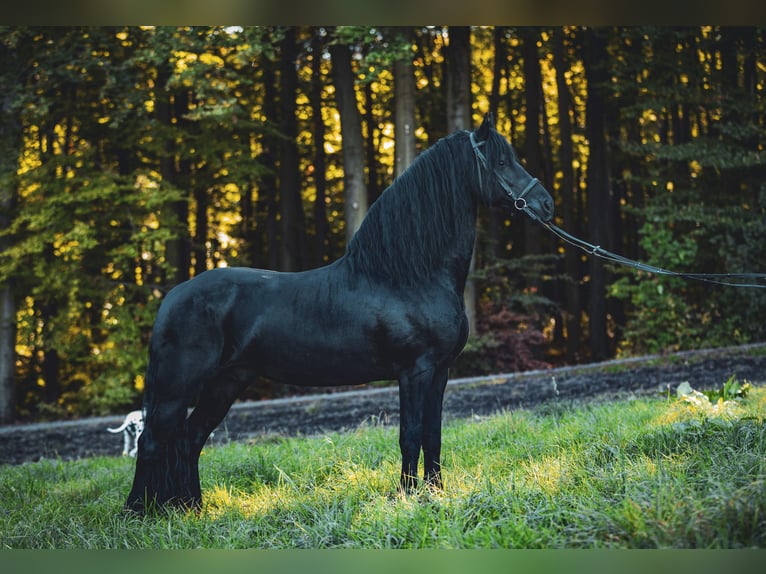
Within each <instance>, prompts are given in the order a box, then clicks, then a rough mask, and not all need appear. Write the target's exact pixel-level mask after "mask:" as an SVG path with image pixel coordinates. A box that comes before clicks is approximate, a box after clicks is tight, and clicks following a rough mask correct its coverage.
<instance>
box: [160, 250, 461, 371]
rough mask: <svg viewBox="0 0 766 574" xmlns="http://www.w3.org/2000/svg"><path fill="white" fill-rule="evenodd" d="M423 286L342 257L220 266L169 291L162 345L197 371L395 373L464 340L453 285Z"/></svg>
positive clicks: (164, 307) (444, 352) (452, 349)
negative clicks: (398, 281) (362, 270)
mask: <svg viewBox="0 0 766 574" xmlns="http://www.w3.org/2000/svg"><path fill="white" fill-rule="evenodd" d="M418 293H420V292H418ZM418 293H413V292H411V291H406V292H404V291H403V292H397V291H394V290H392V289H390V288H388V287H385V286H380V285H376V284H373V283H369V282H364V281H359V280H358V278H354V277H353V276H352V275H350V274H349V272H348V269H347V268H345V267H344V266H343V265H342V262H336V264H332V265H329V266H326V267H322V268H318V269H315V270H311V271H304V272H300V273H282V272H276V271H267V270H259V269H250V268H223V269H215V270H211V271H207V272H205V273H203V274H201V275H199V276H197V277H196V278H194V279H192V280H190V281H187V282H185V283H182V284H180V285H179V286H177V287H176V288H175V289H173V290H172V291H171V292H170V293H169V294H168V296H167V297H166V300H165V301H164V302H163V304H162V307H161V309H160V312H159V313H158V317H157V322H156V324H155V333H154V335H153V346H154V347H155V348H157V349H159V347H162V346H164V347H165V354H166V355H168V354H171V353H175V354H176V355H177V356H178V357H179V359H177V360H173V361H171V362H176V363H177V362H178V361H181V362H183V363H184V365H182V366H183V367H186V366H187V364H188V363H190V362H191V363H196V364H197V366H196V367H193V370H194V371H195V372H196V373H205V374H207V373H214V372H217V371H220V370H221V369H223V368H230V369H237V370H238V371H240V372H245V373H252V375H253V376H256V375H260V376H264V377H267V378H271V379H273V380H277V381H280V382H286V383H291V384H297V385H342V384H359V383H364V382H368V381H372V380H380V379H391V378H396V377H397V374H398V372H400V371H401V370H403V369H406V368H408V367H410V366H411V365H412V364H414V363H415V361H417V360H418V358H419V357H421V356H422V355H423V354H425V353H432V354H435V355H448V354H455V349H456V348H457V347H459V348H458V349H457V351H459V350H460V349H461V348H462V345H463V344H464V342H465V336H464V335H465V333H464V331H465V324H464V323H465V321H464V314H463V310H462V300H461V299H460V298H459V297H457V296H456V295H454V294H451V293H450V292H449V289H442V288H432V289H430V290H422V293H423V294H424V295H423V296H421V295H418ZM155 338H156V339H157V341H156V344H155V340H154V339H155ZM435 347H436V348H435ZM175 368H177V367H175ZM184 370H187V369H186V368H184ZM200 376H201V375H200ZM211 376H212V375H211Z"/></svg>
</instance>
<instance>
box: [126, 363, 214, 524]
mask: <svg viewBox="0 0 766 574" xmlns="http://www.w3.org/2000/svg"><path fill="white" fill-rule="evenodd" d="M171 367H172V365H167V362H166V363H165V364H163V365H160V366H159V367H157V365H156V364H152V363H151V362H150V367H149V371H148V373H147V384H146V389H145V395H144V409H145V417H146V418H145V427H144V432H143V433H142V434H141V438H140V439H139V445H138V453H137V456H136V472H135V477H134V479H133V487H132V488H131V491H130V494H129V495H128V499H127V502H126V504H125V507H126V508H127V509H129V510H134V511H138V512H143V511H144V510H146V508H147V506H155V507H157V508H162V507H164V506H166V505H171V506H179V507H185V508H197V507H199V505H200V501H201V489H200V484H199V471H198V466H197V457H195V456H192V453H191V449H190V444H189V435H188V432H187V421H186V413H187V408H188V407H189V406H190V404H191V401H192V399H193V397H194V395H195V394H196V392H197V390H198V388H199V382H197V381H198V380H199V379H198V377H199V375H197V377H193V376H192V377H190V378H188V379H185V380H184V378H183V376H184V374H185V373H184V372H183V369H173V368H171ZM159 381H163V384H159ZM185 381H186V382H185Z"/></svg>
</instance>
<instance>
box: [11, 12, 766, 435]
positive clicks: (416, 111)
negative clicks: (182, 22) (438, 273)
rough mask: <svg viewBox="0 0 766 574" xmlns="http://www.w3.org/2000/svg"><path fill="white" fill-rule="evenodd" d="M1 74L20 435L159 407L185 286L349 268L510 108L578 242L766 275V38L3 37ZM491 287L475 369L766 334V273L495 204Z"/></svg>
mask: <svg viewBox="0 0 766 574" xmlns="http://www.w3.org/2000/svg"><path fill="white" fill-rule="evenodd" d="M0 62H2V64H0V86H1V87H0V90H1V91H0V95H1V96H2V98H1V99H0V103H1V105H2V112H1V115H0V423H10V422H13V421H18V420H42V419H51V418H67V417H77V416H84V415H92V414H107V413H113V412H121V411H125V410H126V409H129V408H133V407H136V406H138V405H139V404H140V396H141V391H142V389H143V373H144V369H145V367H146V361H147V352H146V349H147V343H148V339H149V337H150V333H151V326H152V322H153V320H154V315H155V313H156V311H157V308H158V306H159V303H160V301H161V300H162V297H163V296H164V294H165V293H167V291H168V290H169V289H170V288H172V287H173V286H174V285H176V284H178V283H179V282H181V281H184V280H186V279H188V278H190V277H193V276H195V275H197V274H199V273H201V272H203V271H204V270H206V269H210V268H213V267H217V266H224V265H228V266H235V265H246V266H252V267H263V268H269V269H278V270H284V271H288V270H301V269H308V268H311V267H316V266H319V265H323V264H326V263H328V262H330V261H332V260H334V259H336V258H338V257H339V256H341V255H342V254H343V252H344V249H345V245H346V242H347V240H348V238H349V237H350V234H352V233H353V231H354V230H355V229H356V228H357V227H358V225H359V222H360V221H361V219H362V218H363V216H364V214H365V212H366V209H367V207H368V206H369V205H370V204H371V203H372V202H374V201H375V199H376V198H377V197H378V196H379V195H380V193H381V192H382V191H383V190H384V189H385V187H386V186H387V185H388V184H389V183H390V182H391V181H392V180H393V178H394V177H396V175H398V174H399V173H401V171H403V170H404V169H405V168H406V167H407V165H409V163H410V162H411V161H412V160H413V158H414V157H415V156H416V155H417V153H419V152H420V151H422V150H424V149H426V148H428V147H429V146H431V145H432V144H434V143H435V142H436V141H437V140H438V139H439V138H441V137H443V136H445V135H447V134H449V133H451V132H452V131H454V130H457V129H472V128H474V127H476V126H477V125H478V123H479V122H480V120H481V118H482V117H483V115H484V114H485V113H486V112H492V113H493V114H494V116H495V118H496V120H497V128H498V129H499V131H500V132H501V133H503V134H504V135H505V136H507V137H508V138H509V139H510V141H511V142H512V143H513V145H514V147H515V148H516V150H517V152H518V154H519V156H520V158H521V159H522V161H523V163H524V164H525V166H526V168H527V170H528V171H529V172H530V173H531V174H533V175H535V176H537V177H538V178H539V179H540V180H541V181H542V182H543V184H544V185H545V187H546V188H547V189H548V190H550V191H551V193H552V194H553V196H554V199H555V202H556V209H557V212H556V220H555V221H556V223H557V224H558V225H560V226H561V227H563V228H564V229H566V230H567V231H569V232H570V233H573V234H575V235H577V236H580V237H583V238H585V239H588V240H589V241H591V242H592V243H594V244H597V245H600V246H602V247H604V248H606V249H609V250H612V251H616V252H619V253H621V254H624V255H626V256H628V257H632V258H637V259H641V260H642V261H645V262H648V263H650V264H655V265H659V266H662V267H667V268H671V269H675V270H681V271H686V270H688V271H694V272H716V273H726V272H763V271H766V253H765V251H764V249H763V245H765V244H766V217H765V215H766V151H765V150H764V144H766V129H765V126H764V121H765V119H766V118H765V117H764V104H765V98H764V95H765V93H766V92H765V87H764V86H765V83H766V31H765V30H764V29H760V28H755V27H715V26H704V27H700V26H695V27H683V28H679V27H674V28H671V27H656V26H648V27H647V26H643V27H638V26H635V27H617V26H608V27H607V26H604V27H577V26H571V27H504V26H497V27H457V26H450V27H439V26H434V27H395V28H385V27H384V28H372V27H348V26H339V27H274V26H270V27H244V28H243V27H50V28H48V27H44V28H43V27H8V26H3V27H1V28H0ZM466 302H467V307H468V309H469V312H470V317H471V323H472V328H473V329H472V336H471V339H470V340H469V343H468V346H467V348H466V350H465V352H464V353H463V355H461V357H460V358H459V359H458V364H457V365H456V366H455V368H454V369H453V374H457V375H468V374H481V373H488V372H500V371H506V372H507V371H518V370H525V369H530V368H539V367H543V366H545V365H549V364H563V363H577V362H582V361H598V360H603V359H606V358H609V357H613V356H618V355H630V354H639V353H647V352H649V353H651V352H663V351H671V350H680V349H692V348H701V347H716V346H721V345H730V344H738V343H747V342H753V341H761V340H764V339H765V338H766V337H765V335H766V321H764V318H766V293H764V291H763V290H761V289H736V288H724V287H712V286H709V285H705V284H694V283H690V282H686V281H683V280H680V279H675V278H668V277H658V276H653V275H648V274H645V273H640V272H637V271H634V270H631V269H618V268H614V267H611V266H608V265H605V264H604V263H603V262H601V261H600V260H598V259H595V258H589V257H587V256H585V255H584V254H583V253H582V252H578V251H576V250H574V248H571V247H567V248H565V247H564V246H563V245H562V244H561V243H560V242H559V241H558V240H556V239H555V238H554V237H553V236H551V235H550V234H548V233H546V231H545V230H544V229H543V228H541V227H540V226H538V225H534V224H532V223H531V222H530V221H528V220H526V219H525V218H523V217H521V216H519V217H512V214H510V213H505V212H501V211H495V210H486V211H482V212H481V213H480V226H479V237H478V239H477V244H476V252H475V257H474V271H473V273H472V275H471V281H470V282H469V288H468V289H467V291H466ZM294 391H295V389H291V388H289V387H288V388H285V387H275V386H272V385H270V384H269V383H268V382H266V381H255V382H254V384H253V385H252V386H251V391H250V394H249V395H248V396H249V397H251V398H254V397H270V396H274V395H276V394H282V393H287V392H294ZM304 392H305V391H304Z"/></svg>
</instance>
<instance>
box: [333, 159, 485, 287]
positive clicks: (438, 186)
mask: <svg viewBox="0 0 766 574" xmlns="http://www.w3.org/2000/svg"><path fill="white" fill-rule="evenodd" d="M437 151H438V150H437ZM444 151H446V150H444V148H442V150H441V151H438V153H439V155H438V156H430V157H429V156H426V157H424V158H422V159H420V161H421V162H423V163H419V164H418V165H417V166H415V165H413V166H410V168H408V170H407V171H405V173H404V174H402V176H401V177H400V179H399V180H397V181H395V182H394V183H393V184H392V185H391V187H390V188H388V189H386V191H385V192H384V193H383V195H382V196H381V197H380V198H379V199H378V200H377V201H376V202H375V203H374V204H373V205H372V207H371V208H370V211H369V213H368V214H367V217H366V218H365V220H364V221H363V222H362V225H361V227H360V229H359V231H357V234H356V236H355V237H354V238H353V239H352V240H351V243H350V244H349V249H348V251H347V256H348V257H347V259H348V261H349V263H350V265H351V268H352V269H353V271H354V272H355V273H357V274H361V275H366V276H368V277H369V278H370V279H371V280H374V281H379V282H385V283H388V284H389V285H391V286H395V287H401V288H411V287H412V286H415V285H420V284H423V283H424V282H428V281H430V280H434V279H437V280H439V281H444V278H445V275H448V276H449V280H450V281H451V282H453V283H454V285H455V289H456V290H460V291H462V289H463V287H464V285H465V281H466V278H467V275H468V269H469V265H470V262H471V256H472V253H473V244H474V240H475V237H476V212H477V206H476V201H475V198H474V196H473V194H472V193H471V192H470V191H469V190H468V189H465V188H464V187H463V186H466V185H470V182H471V176H472V175H473V174H472V172H471V171H469V170H470V169H471V168H472V167H473V165H472V164H470V165H461V164H459V163H449V162H448V161H446V160H445V158H444V157H443V156H444V155H447V154H445V153H444ZM432 153H433V152H432ZM449 157H450V160H451V159H452V156H449ZM436 160H438V164H437V165H432V164H430V163H429V162H431V161H436ZM416 161H417V160H416Z"/></svg>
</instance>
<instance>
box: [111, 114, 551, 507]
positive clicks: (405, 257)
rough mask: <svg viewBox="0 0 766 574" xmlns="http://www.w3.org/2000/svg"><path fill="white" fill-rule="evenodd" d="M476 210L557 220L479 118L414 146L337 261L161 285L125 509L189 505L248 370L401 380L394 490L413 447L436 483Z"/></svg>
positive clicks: (305, 379)
mask: <svg viewBox="0 0 766 574" xmlns="http://www.w3.org/2000/svg"><path fill="white" fill-rule="evenodd" d="M479 204H485V205H491V206H500V207H505V208H510V209H515V210H519V211H524V212H525V213H526V214H527V215H528V216H530V217H531V218H532V219H535V220H539V221H543V222H547V221H549V220H550V219H551V217H552V216H553V201H552V199H551V196H550V195H549V194H548V192H547V191H546V190H545V189H544V188H543V186H542V185H540V183H539V182H538V180H537V179H535V178H533V177H531V176H530V175H529V174H528V173H527V172H526V171H525V170H524V168H523V167H522V166H521V165H520V164H519V162H518V159H517V157H516V155H515V153H514V151H513V148H512V147H511V146H510V145H509V143H508V142H507V141H506V140H505V138H503V137H502V136H501V135H500V134H499V133H498V132H497V131H496V130H495V128H494V125H493V121H492V118H491V116H489V115H488V116H487V117H485V119H484V122H483V123H482V125H481V126H480V127H479V128H478V129H477V130H476V131H474V132H469V131H459V132H455V133H454V134H452V135H450V136H447V137H445V138H443V139H441V140H440V141H439V142H437V143H436V144H435V145H434V146H433V147H431V148H430V149H428V150H427V151H425V152H423V153H422V154H421V155H420V156H419V157H418V158H417V159H416V160H415V161H414V162H413V163H412V165H411V166H410V167H409V168H408V169H407V170H406V171H405V172H404V173H403V174H402V175H401V176H400V177H399V178H397V179H396V180H395V181H394V182H393V183H392V184H391V186H390V187H389V188H388V189H386V191H385V192H384V193H383V194H382V195H381V197H380V198H379V199H378V200H377V201H376V202H375V203H374V204H373V205H372V207H371V208H370V210H369V212H368V214H367V217H366V218H365V219H364V221H363V222H362V225H361V227H360V229H359V231H358V232H357V233H356V235H354V237H353V238H352V239H351V241H350V242H349V244H348V247H347V250H346V253H345V254H344V255H343V257H341V258H340V259H338V260H337V261H335V262H334V263H331V264H329V265H327V266H325V267H321V268H318V269H314V270H310V271H304V272H300V273H278V272H273V271H263V270H258V269H246V268H228V269H215V270H211V271H207V272H205V273H202V274H200V275H199V276H197V277H195V278H194V279H192V280H190V281H187V282H185V283H182V284H180V285H178V286H177V287H175V288H174V289H172V290H171V291H170V292H169V293H168V295H167V297H166V298H165V299H164V301H163V302H162V305H161V307H160V310H159V312H158V313H157V318H156V322H155V324H154V330H153V334H152V339H151V345H150V349H149V366H148V369H147V374H146V388H145V394H144V406H143V408H144V412H145V428H144V432H143V434H142V435H141V439H140V442H139V447H138V457H137V459H136V473H135V478H134V481H133V488H132V490H131V491H130V494H129V495H128V499H127V503H126V508H127V509H130V510H134V511H138V512H142V511H144V510H145V508H146V507H147V505H156V506H157V507H163V506H165V505H173V506H180V507H186V508H198V507H199V506H200V504H201V500H202V494H201V490H200V482H199V472H198V462H199V455H200V451H201V449H202V446H203V445H204V443H205V441H206V439H207V437H208V436H209V434H210V432H211V431H212V430H213V429H214V428H215V427H216V426H217V425H218V424H219V423H220V422H221V421H222V420H223V418H224V416H225V415H226V413H227V412H228V410H229V407H230V406H231V404H232V403H233V402H234V400H235V399H236V398H237V396H238V395H239V394H240V392H241V391H242V390H243V389H244V387H245V386H246V385H247V384H248V382H250V381H252V380H253V379H255V378H256V377H258V376H262V377H266V378H269V379H271V380H275V381H279V382H287V383H292V384H297V385H312V386H313V385H318V386H324V385H353V384H359V383H364V382H369V381H375V380H390V379H397V380H398V381H399V405H400V430H399V446H400V448H401V453H402V471H401V486H402V488H404V489H405V490H409V489H411V488H412V487H413V486H414V485H415V484H416V481H417V478H416V476H417V470H418V458H419V456H420V449H421V448H422V449H423V454H424V460H425V472H424V478H425V480H426V481H427V482H428V483H430V484H432V485H435V486H440V485H441V474H440V463H439V458H440V450H441V415H442V398H443V395H444V388H445V386H446V383H447V370H448V368H449V367H450V365H451V363H452V362H453V361H454V359H455V358H456V357H457V355H458V354H459V353H460V352H461V350H462V349H463V346H464V345H465V342H466V339H467V337H468V323H467V319H466V315H465V307H464V302H463V289H464V287H465V282H466V277H467V275H468V268H469V263H470V260H471V254H472V250H473V245H474V238H475V235H476V214H477V207H478V205H479ZM195 399H196V407H195V408H194V410H193V411H192V413H191V414H190V415H188V417H187V412H188V411H187V409H188V408H189V407H190V406H191V405H192V404H193V403H194V402H195Z"/></svg>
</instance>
